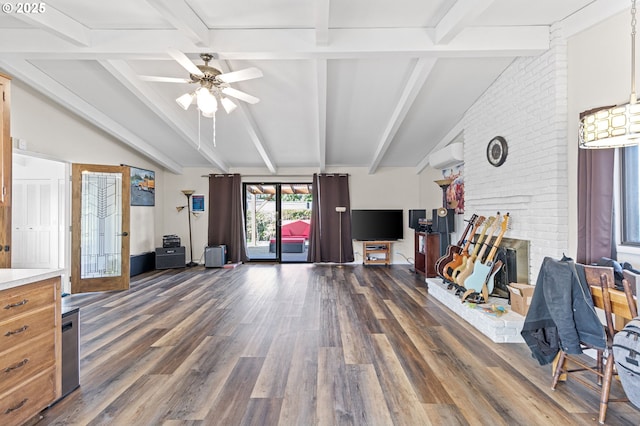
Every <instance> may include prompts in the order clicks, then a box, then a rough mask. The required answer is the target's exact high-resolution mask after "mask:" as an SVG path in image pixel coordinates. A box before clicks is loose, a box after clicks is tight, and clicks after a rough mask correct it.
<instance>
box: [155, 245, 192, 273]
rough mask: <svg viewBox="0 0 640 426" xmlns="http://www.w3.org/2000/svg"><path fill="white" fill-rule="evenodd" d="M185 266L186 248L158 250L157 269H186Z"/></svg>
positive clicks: (160, 248)
mask: <svg viewBox="0 0 640 426" xmlns="http://www.w3.org/2000/svg"><path fill="white" fill-rule="evenodd" d="M185 266H186V260H185V249H184V246H183V247H171V248H167V247H158V248H156V269H169V268H184V267H185Z"/></svg>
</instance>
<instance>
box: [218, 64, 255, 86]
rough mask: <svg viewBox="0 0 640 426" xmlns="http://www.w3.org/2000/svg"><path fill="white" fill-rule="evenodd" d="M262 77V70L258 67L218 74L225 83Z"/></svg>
mask: <svg viewBox="0 0 640 426" xmlns="http://www.w3.org/2000/svg"><path fill="white" fill-rule="evenodd" d="M258 77H262V71H260V70H259V69H258V68H255V67H251V68H246V69H243V70H239V71H233V72H228V73H224V74H220V75H219V76H218V79H219V80H220V81H223V82H225V83H234V82H236V81H244V80H251V79H252V78H258Z"/></svg>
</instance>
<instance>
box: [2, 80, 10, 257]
mask: <svg viewBox="0 0 640 426" xmlns="http://www.w3.org/2000/svg"><path fill="white" fill-rule="evenodd" d="M0 92H1V95H2V97H1V98H0V101H1V102H0V268H10V267H11V251H10V248H11V163H12V159H11V158H12V144H11V132H10V129H9V121H10V110H11V108H10V105H11V80H10V79H9V77H7V76H5V75H3V74H0Z"/></svg>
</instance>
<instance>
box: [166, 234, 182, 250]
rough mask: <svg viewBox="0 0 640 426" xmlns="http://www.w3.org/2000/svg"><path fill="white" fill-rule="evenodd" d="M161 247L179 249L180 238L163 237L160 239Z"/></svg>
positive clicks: (174, 236) (172, 236) (173, 236)
mask: <svg viewBox="0 0 640 426" xmlns="http://www.w3.org/2000/svg"><path fill="white" fill-rule="evenodd" d="M162 247H164V248H171V247H180V237H178V236H177V235H164V236H163V237H162Z"/></svg>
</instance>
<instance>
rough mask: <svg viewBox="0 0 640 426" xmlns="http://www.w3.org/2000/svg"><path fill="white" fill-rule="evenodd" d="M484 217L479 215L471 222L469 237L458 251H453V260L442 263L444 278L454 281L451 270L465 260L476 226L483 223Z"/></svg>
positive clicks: (476, 229)
mask: <svg viewBox="0 0 640 426" xmlns="http://www.w3.org/2000/svg"><path fill="white" fill-rule="evenodd" d="M485 219H486V218H485V217H484V216H479V217H478V218H477V219H476V221H475V223H474V224H473V229H472V230H471V233H470V234H469V238H467V242H466V244H465V245H464V247H463V248H462V250H461V251H460V253H453V260H451V262H449V263H447V264H446V265H444V278H445V279H446V280H449V281H451V282H455V280H454V279H453V275H452V273H453V271H454V269H456V268H457V267H458V266H460V265H462V263H463V262H464V261H465V259H467V258H468V257H469V246H470V245H471V240H473V236H474V235H476V232H477V231H478V228H480V226H481V225H482V224H483V223H484V220H485Z"/></svg>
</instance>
